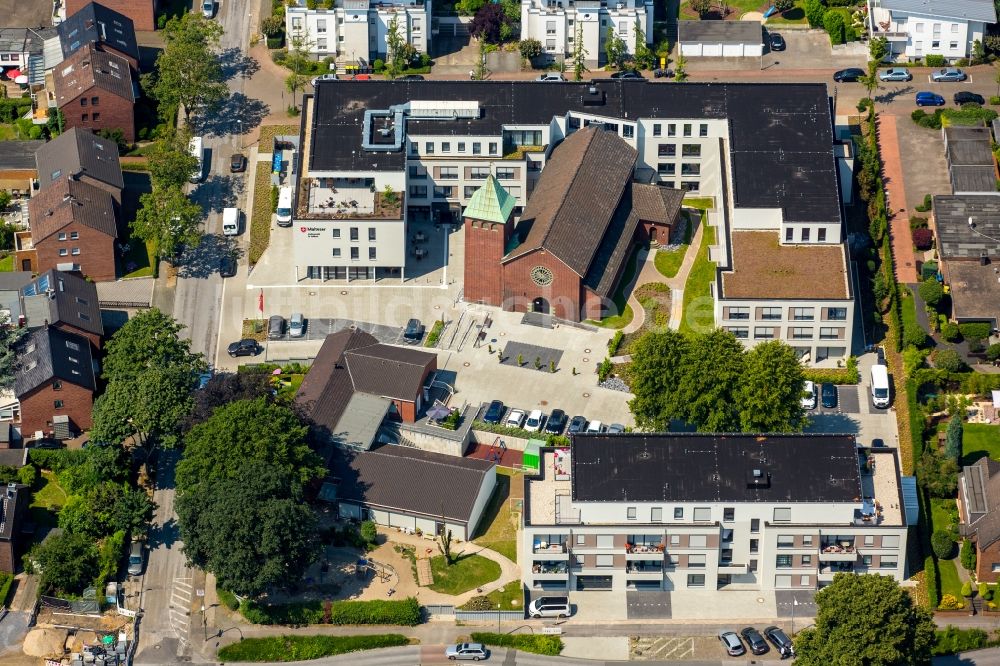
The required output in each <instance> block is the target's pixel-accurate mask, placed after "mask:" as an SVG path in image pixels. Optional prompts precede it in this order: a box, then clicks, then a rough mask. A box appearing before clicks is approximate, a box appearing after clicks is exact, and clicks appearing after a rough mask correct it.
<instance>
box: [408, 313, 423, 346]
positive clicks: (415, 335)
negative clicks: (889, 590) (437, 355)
mask: <svg viewBox="0 0 1000 666" xmlns="http://www.w3.org/2000/svg"><path fill="white" fill-rule="evenodd" d="M423 337H424V325H423V324H421V323H420V320H419V319H411V320H409V321H408V322H406V328H404V329H403V339H404V340H406V344H409V345H415V344H417V343H418V342H420V339H421V338H423Z"/></svg>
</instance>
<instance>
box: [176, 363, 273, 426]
mask: <svg viewBox="0 0 1000 666" xmlns="http://www.w3.org/2000/svg"><path fill="white" fill-rule="evenodd" d="M257 398H264V399H265V400H266V401H268V402H270V401H271V400H272V398H273V394H272V388H271V376H270V375H269V374H267V373H264V372H220V373H218V374H215V375H212V377H211V378H210V379H209V380H208V382H207V383H206V384H205V386H204V387H202V388H201V389H199V390H198V391H195V394H194V409H193V410H192V412H191V414H190V416H189V417H188V426H189V427H190V426H194V425H195V424H198V423H201V422H202V421H205V420H207V419H208V417H210V416H211V415H212V413H213V412H214V411H215V410H216V409H218V408H219V407H222V406H223V405H228V404H229V403H231V402H236V401H237V400H255V399H257Z"/></svg>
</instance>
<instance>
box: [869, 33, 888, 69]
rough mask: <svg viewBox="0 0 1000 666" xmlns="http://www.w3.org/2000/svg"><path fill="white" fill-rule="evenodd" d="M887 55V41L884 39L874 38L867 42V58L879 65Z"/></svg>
mask: <svg viewBox="0 0 1000 666" xmlns="http://www.w3.org/2000/svg"><path fill="white" fill-rule="evenodd" d="M887 55H889V40H888V39H886V38H885V37H875V38H873V39H872V40H871V41H870V42H868V57H869V58H870V59H871V60H872V61H874V62H876V63H880V62H882V61H883V60H885V57H886V56H887Z"/></svg>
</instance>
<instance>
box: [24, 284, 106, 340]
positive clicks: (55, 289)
mask: <svg viewBox="0 0 1000 666" xmlns="http://www.w3.org/2000/svg"><path fill="white" fill-rule="evenodd" d="M28 291H29V292H30V293H28V294H26V295H25V294H24V292H25V289H22V290H21V292H22V295H23V296H24V299H25V301H26V302H27V301H28V300H32V299H35V300H38V301H39V303H40V308H39V309H41V310H44V311H45V312H46V319H47V320H48V322H49V323H50V324H58V323H63V324H66V325H67V326H72V327H74V328H78V329H80V330H82V331H87V332H89V333H95V334H97V335H101V336H103V335H104V325H103V324H102V323H101V307H100V304H99V303H98V299H97V285H96V284H94V283H93V282H87V281H86V280H84V279H83V278H81V277H78V276H76V275H73V274H72V273H63V272H62V271H57V270H55V269H51V270H48V271H46V272H45V273H42V274H41V275H39V276H38V277H37V278H36V279H34V280H32V283H31V288H29V289H28ZM26 309H28V310H29V311H31V310H33V309H34V308H30V307H27V305H26ZM42 325H44V322H42V321H35V320H33V319H29V321H28V326H30V327H32V328H37V327H39V326H42Z"/></svg>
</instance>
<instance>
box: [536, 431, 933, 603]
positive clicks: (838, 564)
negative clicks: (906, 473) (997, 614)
mask: <svg viewBox="0 0 1000 666" xmlns="http://www.w3.org/2000/svg"><path fill="white" fill-rule="evenodd" d="M524 483H525V488H524V491H525V495H524V497H525V504H524V514H523V523H524V532H523V535H522V539H521V554H522V558H521V561H522V562H525V563H526V564H525V565H524V566H523V578H524V582H525V585H526V586H527V587H528V588H529V589H531V590H560V591H569V590H590V589H611V590H667V591H673V592H676V593H678V594H683V593H684V592H685V591H688V590H699V591H703V590H706V589H707V590H719V591H720V593H722V592H725V591H727V590H732V591H740V590H742V591H747V590H757V591H762V592H763V591H774V590H786V589H792V590H795V589H798V590H803V589H805V590H814V589H817V588H818V587H822V586H823V585H825V584H827V583H830V582H831V581H832V580H833V576H834V574H836V573H838V572H857V573H878V574H882V575H887V576H892V577H894V578H896V579H897V580H903V579H905V578H906V538H907V526H908V525H909V524H913V523H914V521H916V518H917V507H916V503H915V502H912V503H911V502H907V503H906V505H905V506H904V499H903V498H904V494H903V492H901V487H902V485H903V484H902V483H901V480H900V476H899V462H898V459H897V456H896V452H895V451H894V450H891V449H866V448H859V447H858V445H857V443H856V441H855V437H854V436H853V435H721V434H719V435H712V434H706V435H702V434H673V433H671V434H641V435H639V434H622V435H580V436H576V437H574V438H573V443H572V449H569V448H566V449H547V450H545V452H544V453H543V454H542V461H541V469H540V473H539V474H538V475H537V476H528V477H526V478H525V481H524ZM911 504H912V506H911ZM720 598H721V597H720ZM679 599H683V597H678V598H677V599H675V601H674V603H678V600H679Z"/></svg>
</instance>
